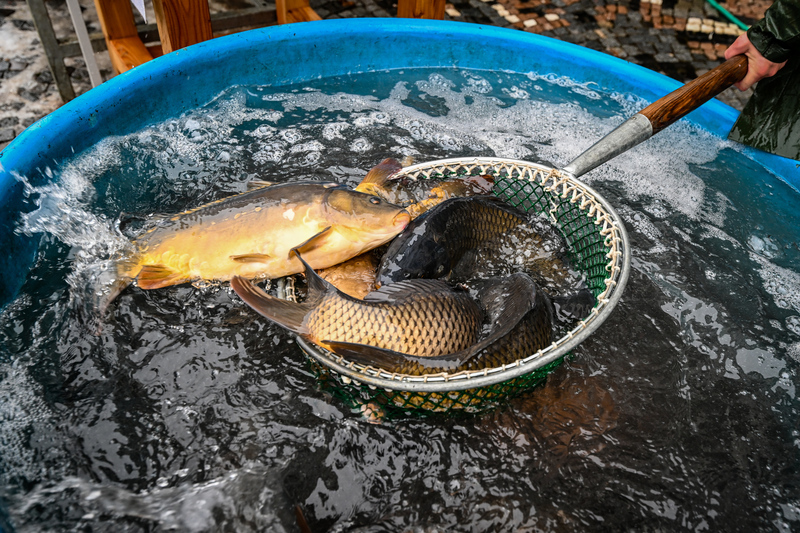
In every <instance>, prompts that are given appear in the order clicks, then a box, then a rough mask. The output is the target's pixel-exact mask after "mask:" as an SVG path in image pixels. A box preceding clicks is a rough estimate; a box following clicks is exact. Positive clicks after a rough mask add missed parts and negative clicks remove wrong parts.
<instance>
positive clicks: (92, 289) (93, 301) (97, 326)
mask: <svg viewBox="0 0 800 533" xmlns="http://www.w3.org/2000/svg"><path fill="white" fill-rule="evenodd" d="M120 263H121V262H120V261H104V262H102V263H98V264H95V265H93V266H91V267H88V268H86V269H83V270H82V271H81V272H78V273H75V274H74V275H73V276H71V278H70V280H69V283H70V285H71V287H72V290H73V305H74V309H75V311H76V313H77V314H78V316H79V317H80V320H81V321H82V322H83V323H84V325H85V326H86V327H87V328H88V329H89V330H91V331H92V332H93V333H95V334H99V333H100V332H101V331H102V326H103V322H104V321H105V318H106V315H107V314H108V309H109V307H111V304H112V302H113V301H114V300H115V299H116V298H117V296H119V295H120V293H121V292H122V291H124V290H125V288H127V287H128V285H130V284H131V282H132V281H133V277H131V276H130V275H128V274H127V273H128V272H129V266H130V265H127V261H124V260H123V261H122V263H125V265H124V266H123V265H121V264H120Z"/></svg>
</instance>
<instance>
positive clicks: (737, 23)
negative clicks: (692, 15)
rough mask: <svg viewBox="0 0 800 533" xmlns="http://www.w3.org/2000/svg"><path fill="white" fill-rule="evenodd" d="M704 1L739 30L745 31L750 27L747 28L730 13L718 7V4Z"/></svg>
mask: <svg viewBox="0 0 800 533" xmlns="http://www.w3.org/2000/svg"><path fill="white" fill-rule="evenodd" d="M706 1H707V2H708V3H709V4H711V5H712V6H714V7H715V8H717V11H719V12H720V13H722V14H723V15H725V18H727V19H728V20H730V21H731V22H733V23H734V24H736V25H737V26H739V27H740V28H741V29H743V30H745V31H747V29H749V28H750V26H748V25H747V24H745V23H744V22H742V21H741V20H739V19H738V18H736V17H735V16H734V15H733V14H732V13H731V12H730V11H728V10H727V9H725V8H724V7H722V6H721V5H719V3H717V1H716V0H706Z"/></svg>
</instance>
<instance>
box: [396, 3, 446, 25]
mask: <svg viewBox="0 0 800 533" xmlns="http://www.w3.org/2000/svg"><path fill="white" fill-rule="evenodd" d="M444 7H445V0H397V17H398V18H413V19H436V20H442V19H444Z"/></svg>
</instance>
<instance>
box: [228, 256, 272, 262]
mask: <svg viewBox="0 0 800 533" xmlns="http://www.w3.org/2000/svg"><path fill="white" fill-rule="evenodd" d="M272 259H273V257H272V256H271V255H268V254H241V255H232V256H231V261H236V262H237V263H267V262H269V261H270V260H272Z"/></svg>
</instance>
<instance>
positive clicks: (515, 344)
mask: <svg viewBox="0 0 800 533" xmlns="http://www.w3.org/2000/svg"><path fill="white" fill-rule="evenodd" d="M403 283H407V282H403ZM475 289H476V291H477V299H478V301H479V302H480V304H481V307H482V308H483V310H484V312H485V316H486V324H487V326H488V331H487V332H486V333H485V334H484V335H483V336H482V337H481V339H480V340H479V341H478V342H476V343H474V344H471V345H470V346H468V347H467V348H465V349H462V350H459V351H457V352H453V353H449V354H444V355H440V356H433V357H421V356H419V355H418V354H409V353H403V352H402V351H400V350H389V349H385V348H380V347H377V346H371V345H366V344H356V343H348V342H329V345H330V350H331V351H333V352H334V353H336V354H339V355H341V356H343V357H345V358H346V359H347V360H349V361H353V362H355V363H359V364H362V365H365V366H366V365H369V366H372V367H375V368H381V369H383V370H386V371H388V372H395V373H398V374H407V375H412V376H419V375H424V374H440V373H451V374H452V373H456V372H461V371H464V370H483V369H484V368H497V367H500V366H502V365H504V364H510V363H513V362H514V361H517V360H518V359H522V358H525V357H527V356H529V355H533V354H535V353H536V352H538V351H539V350H541V349H542V348H545V347H547V346H549V345H550V344H551V343H552V342H553V307H552V304H551V302H550V300H549V299H548V297H547V295H546V294H545V293H544V291H542V290H541V289H539V288H538V287H537V286H536V283H534V281H533V280H532V279H531V278H530V276H528V275H527V274H523V273H516V274H512V275H510V276H507V277H505V278H490V279H487V280H481V281H478V282H476V285H475Z"/></svg>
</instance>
